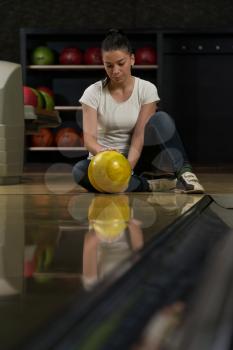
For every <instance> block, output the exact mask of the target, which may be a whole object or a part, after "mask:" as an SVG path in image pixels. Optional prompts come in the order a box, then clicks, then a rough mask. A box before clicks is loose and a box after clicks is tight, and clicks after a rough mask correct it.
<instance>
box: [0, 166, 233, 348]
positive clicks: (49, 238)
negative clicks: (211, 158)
mask: <svg viewBox="0 0 233 350" xmlns="http://www.w3.org/2000/svg"><path fill="white" fill-rule="evenodd" d="M198 176H199V179H200V181H201V183H202V184H203V186H204V187H205V189H206V192H207V193H208V194H210V195H211V194H215V195H216V194H225V195H226V196H227V195H228V194H233V174H232V173H225V174H224V173H213V174H211V173H203V172H201V173H200V174H198ZM202 197H203V196H202V195H186V194H175V193H165V192H164V193H162V192H159V193H130V194H127V193H125V194H119V195H104V194H103V195H102V194H98V195H94V194H93V193H87V192H86V191H85V190H84V189H82V188H81V187H79V186H77V185H76V184H75V183H74V181H73V178H72V176H71V166H69V165H66V166H65V168H64V166H60V165H59V164H58V165H54V166H51V167H49V168H48V169H47V170H46V171H45V172H34V171H27V172H26V171H25V173H24V174H23V176H22V179H21V182H20V183H19V184H16V185H4V186H0V297H2V298H4V299H5V298H9V297H11V298H12V297H13V298H15V297H16V298H18V297H19V296H20V299H13V302H12V303H8V302H7V303H2V304H1V306H0V324H2V325H4V327H1V328H0V329H2V331H1V330H0V338H1V344H2V346H3V348H4V349H8V347H9V348H10V347H11V346H16V347H17V344H18V342H19V341H20V340H21V338H24V337H27V336H28V335H30V334H31V333H33V332H34V331H36V329H37V328H38V327H40V326H41V325H42V324H44V323H45V322H47V321H48V320H49V318H50V317H51V316H52V315H53V314H54V313H55V312H57V310H59V309H60V308H61V307H64V305H65V303H66V302H67V300H69V299H70V297H71V296H74V295H75V298H79V295H80V294H81V295H83V293H86V292H88V293H89V292H90V290H92V289H93V288H96V286H98V284H99V282H100V281H103V280H106V279H107V278H108V277H109V276H110V275H111V277H112V276H113V274H112V272H113V271H117V273H116V278H117V276H119V274H121V273H123V272H124V271H125V270H126V269H128V268H129V267H130V266H131V265H132V264H133V263H134V262H135V259H134V255H135V252H137V251H138V250H140V249H142V248H143V246H144V245H146V244H149V242H150V239H152V238H153V237H154V236H155V235H157V234H159V233H160V232H161V230H162V229H163V228H165V227H167V226H168V225H172V223H173V221H175V220H176V219H177V218H179V217H180V216H181V215H183V214H185V213H186V212H188V210H189V209H190V208H191V207H192V206H193V205H195V204H196V203H197V202H198V201H199V200H200V199H201V198H202ZM12 334H14V335H15V336H14V337H12Z"/></svg>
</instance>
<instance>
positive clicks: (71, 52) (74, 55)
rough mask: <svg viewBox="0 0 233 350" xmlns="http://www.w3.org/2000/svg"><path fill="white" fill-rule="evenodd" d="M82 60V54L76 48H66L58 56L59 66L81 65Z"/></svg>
mask: <svg viewBox="0 0 233 350" xmlns="http://www.w3.org/2000/svg"><path fill="white" fill-rule="evenodd" d="M82 60H83V54H82V52H81V51H80V50H79V49H78V48H76V47H66V48H64V49H63V50H62V52H61V54H60V56H59V62H60V64H64V65H66V64H68V65H69V64H77V65H78V64H81V63H82Z"/></svg>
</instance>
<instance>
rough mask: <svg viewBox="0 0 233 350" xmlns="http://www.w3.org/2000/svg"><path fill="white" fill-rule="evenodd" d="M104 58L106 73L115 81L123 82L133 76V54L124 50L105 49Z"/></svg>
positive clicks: (117, 82)
mask: <svg viewBox="0 0 233 350" xmlns="http://www.w3.org/2000/svg"><path fill="white" fill-rule="evenodd" d="M102 58H103V64H104V68H105V70H106V73H107V75H108V76H109V78H110V80H111V81H112V82H113V83H116V84H119V83H123V82H125V81H126V80H127V79H128V78H129V77H130V76H131V66H132V65H133V64H134V55H133V54H130V53H129V52H127V51H124V50H114V51H103V52H102Z"/></svg>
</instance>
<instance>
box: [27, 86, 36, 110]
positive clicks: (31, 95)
mask: <svg viewBox="0 0 233 350" xmlns="http://www.w3.org/2000/svg"><path fill="white" fill-rule="evenodd" d="M23 100H24V105H29V106H33V107H37V104H38V97H37V94H36V93H35V91H33V89H32V88H30V87H29V86H23Z"/></svg>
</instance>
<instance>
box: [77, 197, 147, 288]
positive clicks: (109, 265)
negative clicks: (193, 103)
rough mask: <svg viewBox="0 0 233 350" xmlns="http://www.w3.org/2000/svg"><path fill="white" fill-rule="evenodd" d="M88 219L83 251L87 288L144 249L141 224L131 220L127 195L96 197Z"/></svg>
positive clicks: (125, 266) (84, 280) (84, 276)
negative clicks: (135, 252)
mask: <svg viewBox="0 0 233 350" xmlns="http://www.w3.org/2000/svg"><path fill="white" fill-rule="evenodd" d="M88 218H89V227H90V230H89V231H88V232H87V233H86V235H85V239H84V248H83V283H84V286H85V288H87V289H89V288H91V287H92V286H93V285H95V284H96V283H97V282H98V280H99V279H102V278H104V277H105V276H106V275H108V274H109V272H110V271H112V270H113V269H114V268H115V267H116V266H117V265H119V264H120V263H121V262H122V261H123V260H125V259H127V258H128V257H129V256H130V255H131V254H132V252H133V251H136V250H138V249H140V248H141V247H142V246H143V234H142V230H141V223H140V222H139V221H138V220H135V219H134V218H132V217H131V210H130V207H129V203H128V197H127V196H125V195H121V196H104V195H103V196H98V197H95V198H94V199H93V201H92V203H91V205H90V207H89V212H88ZM129 263H130V262H128V264H129ZM128 264H125V265H124V267H123V266H122V268H121V271H122V269H123V268H124V269H125V268H127V267H128Z"/></svg>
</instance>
